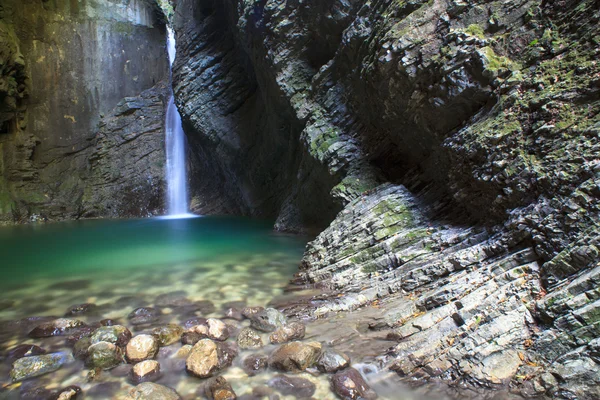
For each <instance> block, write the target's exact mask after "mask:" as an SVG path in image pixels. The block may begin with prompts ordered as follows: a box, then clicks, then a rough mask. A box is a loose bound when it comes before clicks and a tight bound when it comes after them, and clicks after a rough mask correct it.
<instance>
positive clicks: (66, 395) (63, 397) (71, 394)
mask: <svg viewBox="0 0 600 400" xmlns="http://www.w3.org/2000/svg"><path fill="white" fill-rule="evenodd" d="M80 394H81V388H80V387H79V386H67V387H66V388H64V389H60V390H59V391H58V392H56V394H55V395H54V398H53V400H72V399H77V398H79V397H80V396H79V395H80Z"/></svg>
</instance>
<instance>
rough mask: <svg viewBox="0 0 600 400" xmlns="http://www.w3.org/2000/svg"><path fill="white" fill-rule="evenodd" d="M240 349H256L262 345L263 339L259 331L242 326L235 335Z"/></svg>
mask: <svg viewBox="0 0 600 400" xmlns="http://www.w3.org/2000/svg"><path fill="white" fill-rule="evenodd" d="M237 344H238V346H240V349H258V348H260V347H263V346H264V344H263V341H262V338H261V337H260V335H259V333H258V332H256V331H255V330H254V329H252V328H243V329H242V330H241V331H240V333H239V334H238V337H237Z"/></svg>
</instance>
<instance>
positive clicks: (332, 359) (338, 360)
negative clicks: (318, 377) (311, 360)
mask: <svg viewBox="0 0 600 400" xmlns="http://www.w3.org/2000/svg"><path fill="white" fill-rule="evenodd" d="M349 366H350V357H348V356H347V355H345V354H344V353H341V352H339V351H337V350H334V349H327V350H325V351H324V352H323V354H321V357H319V360H318V361H317V368H318V369H319V371H321V372H326V373H332V372H337V371H340V370H342V369H344V368H347V367H349Z"/></svg>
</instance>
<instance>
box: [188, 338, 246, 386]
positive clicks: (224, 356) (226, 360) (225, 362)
mask: <svg viewBox="0 0 600 400" xmlns="http://www.w3.org/2000/svg"><path fill="white" fill-rule="evenodd" d="M234 357H235V352H234V351H233V350H232V349H231V348H230V347H228V346H227V345H226V344H224V343H218V342H214V341H212V340H210V339H202V340H200V341H199V342H198V343H196V344H195V345H194V347H192V350H191V352H190V354H189V355H188V357H187V360H186V363H185V365H186V370H187V371H188V372H189V373H190V374H192V375H194V376H197V377H198V378H208V377H210V376H212V375H214V374H215V373H217V372H219V371H221V370H223V369H225V368H227V367H229V366H230V365H231V363H232V361H233V358H234Z"/></svg>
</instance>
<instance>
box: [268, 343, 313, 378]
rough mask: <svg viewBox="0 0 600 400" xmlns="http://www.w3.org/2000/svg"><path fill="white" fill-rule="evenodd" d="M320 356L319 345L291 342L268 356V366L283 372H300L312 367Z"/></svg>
mask: <svg viewBox="0 0 600 400" xmlns="http://www.w3.org/2000/svg"><path fill="white" fill-rule="evenodd" d="M320 354H321V343H318V342H309V343H302V342H291V343H287V344H284V345H282V346H281V347H279V348H277V349H276V350H275V351H274V352H273V353H271V355H270V356H269V366H270V367H271V368H273V369H276V370H279V371H284V372H301V371H304V370H306V369H307V368H310V367H312V366H313V365H314V364H315V363H316V361H317V359H318V357H319V355H320Z"/></svg>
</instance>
